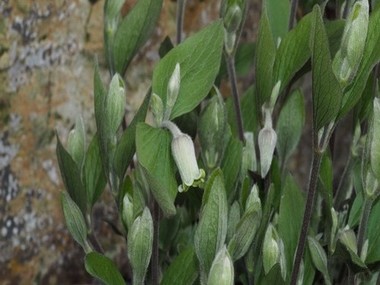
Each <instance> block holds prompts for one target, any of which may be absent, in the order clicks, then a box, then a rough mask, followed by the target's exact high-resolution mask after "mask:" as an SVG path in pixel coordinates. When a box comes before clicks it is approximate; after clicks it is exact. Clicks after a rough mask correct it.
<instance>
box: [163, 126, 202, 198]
mask: <svg viewBox="0 0 380 285" xmlns="http://www.w3.org/2000/svg"><path fill="white" fill-rule="evenodd" d="M162 126H163V127H165V128H167V129H168V130H169V131H170V132H171V133H172V136H173V139H172V143H171V149H172V155H173V158H174V161H175V163H176V165H177V168H178V171H179V174H180V175H181V179H182V185H180V186H179V187H178V190H179V192H183V191H186V190H187V189H188V188H189V187H190V186H202V185H203V182H204V177H205V172H204V170H203V169H199V167H198V163H197V159H196V156H195V150H194V144H193V141H192V139H191V138H190V136H188V135H187V134H184V133H182V132H181V130H180V129H179V128H178V127H177V126H176V125H175V124H174V123H173V122H170V121H164V122H163V123H162Z"/></svg>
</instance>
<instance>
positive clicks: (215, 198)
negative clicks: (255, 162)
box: [194, 169, 228, 280]
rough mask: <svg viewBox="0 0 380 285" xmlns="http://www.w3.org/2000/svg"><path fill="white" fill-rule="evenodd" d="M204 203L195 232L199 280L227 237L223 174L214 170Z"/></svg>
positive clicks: (226, 210)
mask: <svg viewBox="0 0 380 285" xmlns="http://www.w3.org/2000/svg"><path fill="white" fill-rule="evenodd" d="M205 193H208V195H206V194H204V195H205V197H204V199H206V202H205V203H204V207H203V208H202V210H201V214H200V220H199V224H198V227H197V230H196V232H195V237H194V247H195V253H196V254H197V257H198V260H199V265H200V269H201V279H202V280H207V274H208V272H209V270H210V268H211V265H212V262H213V260H214V258H215V255H216V254H217V252H218V251H219V250H220V249H221V248H222V246H223V245H224V242H225V239H226V235H227V219H228V217H227V214H228V205H227V197H226V189H225V187H224V182H223V173H222V171H221V170H220V169H216V170H215V171H214V172H213V173H212V174H211V176H210V178H209V180H208V181H207V184H206V187H205Z"/></svg>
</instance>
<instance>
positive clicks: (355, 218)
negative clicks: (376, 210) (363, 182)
mask: <svg viewBox="0 0 380 285" xmlns="http://www.w3.org/2000/svg"><path fill="white" fill-rule="evenodd" d="M362 206H363V196H362V195H356V198H355V200H354V202H353V203H352V205H351V208H350V214H349V216H348V225H349V226H350V228H354V227H355V226H357V225H358V224H359V221H360V215H361V209H362Z"/></svg>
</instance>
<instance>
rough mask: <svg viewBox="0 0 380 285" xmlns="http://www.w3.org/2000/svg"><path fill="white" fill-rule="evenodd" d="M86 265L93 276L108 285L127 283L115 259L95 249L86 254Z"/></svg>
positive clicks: (123, 284)
mask: <svg viewBox="0 0 380 285" xmlns="http://www.w3.org/2000/svg"><path fill="white" fill-rule="evenodd" d="M84 265H85V267H86V271H87V272H88V273H89V274H90V275H91V276H92V277H95V278H97V279H99V280H100V281H102V282H103V283H104V284H106V285H125V281H124V279H123V277H122V276H121V274H120V272H119V270H118V269H117V267H116V265H115V264H114V263H113V261H112V260H111V259H109V258H108V257H106V256H104V255H102V254H100V253H97V252H94V251H93V252H90V253H88V254H86V257H85V263H84Z"/></svg>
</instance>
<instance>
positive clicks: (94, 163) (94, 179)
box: [83, 135, 107, 206]
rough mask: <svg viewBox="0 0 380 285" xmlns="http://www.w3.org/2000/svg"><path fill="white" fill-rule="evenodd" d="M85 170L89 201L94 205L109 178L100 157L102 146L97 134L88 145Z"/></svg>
mask: <svg viewBox="0 0 380 285" xmlns="http://www.w3.org/2000/svg"><path fill="white" fill-rule="evenodd" d="M83 172H84V173H83V174H84V181H85V183H84V184H85V188H86V193H87V202H88V204H89V205H90V206H93V205H94V204H95V202H96V201H97V200H98V199H99V197H100V195H101V194H102V193H103V190H104V187H105V186H106V183H107V178H106V176H105V174H104V171H103V166H102V161H101V159H100V148H99V141H98V136H97V135H95V136H94V138H93V139H92V141H91V143H90V145H89V146H88V149H87V153H86V159H85V162H84V168H83Z"/></svg>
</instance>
